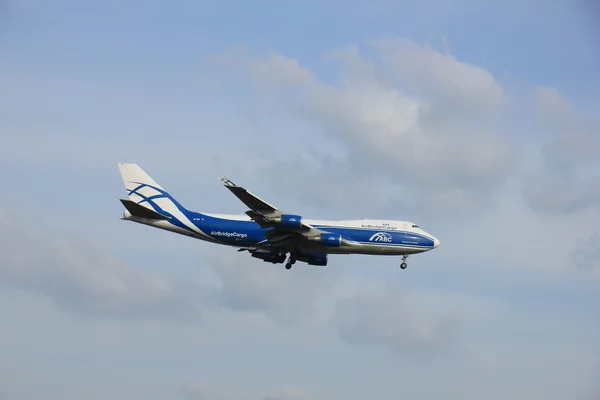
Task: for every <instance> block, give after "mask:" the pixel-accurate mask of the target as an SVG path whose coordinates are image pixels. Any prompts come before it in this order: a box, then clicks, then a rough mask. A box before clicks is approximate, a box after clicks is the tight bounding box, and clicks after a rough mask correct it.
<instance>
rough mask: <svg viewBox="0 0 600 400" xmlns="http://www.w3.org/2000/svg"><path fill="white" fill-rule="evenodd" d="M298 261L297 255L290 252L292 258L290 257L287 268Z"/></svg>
mask: <svg viewBox="0 0 600 400" xmlns="http://www.w3.org/2000/svg"><path fill="white" fill-rule="evenodd" d="M295 263H296V257H294V255H293V254H290V258H288V262H287V263H286V264H285V269H291V268H292V265H294V264H295Z"/></svg>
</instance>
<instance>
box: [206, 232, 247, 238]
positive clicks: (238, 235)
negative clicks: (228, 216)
mask: <svg viewBox="0 0 600 400" xmlns="http://www.w3.org/2000/svg"><path fill="white" fill-rule="evenodd" d="M210 234H211V235H213V236H227V237H238V238H247V237H248V235H247V234H245V233H237V232H221V231H212V232H211V233H210Z"/></svg>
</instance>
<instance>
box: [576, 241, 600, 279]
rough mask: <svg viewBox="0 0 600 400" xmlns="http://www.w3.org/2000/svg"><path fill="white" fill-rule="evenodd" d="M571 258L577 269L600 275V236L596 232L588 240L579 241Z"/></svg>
mask: <svg viewBox="0 0 600 400" xmlns="http://www.w3.org/2000/svg"><path fill="white" fill-rule="evenodd" d="M571 258H572V259H574V260H575V266H576V267H577V268H579V269H581V270H583V271H587V272H593V273H598V274H599V275H600V234H598V232H597V231H595V232H594V233H592V234H591V235H590V236H589V237H588V238H586V239H578V240H577V245H576V246H575V250H574V251H573V253H572V255H571Z"/></svg>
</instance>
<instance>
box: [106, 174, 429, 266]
mask: <svg viewBox="0 0 600 400" xmlns="http://www.w3.org/2000/svg"><path fill="white" fill-rule="evenodd" d="M118 167H119V170H120V173H121V178H122V179H123V183H124V184H125V188H126V189H127V192H128V199H120V201H121V203H122V204H123V206H124V207H125V210H124V212H123V217H122V218H121V219H124V220H127V221H133V222H137V223H140V224H143V225H149V226H151V227H154V228H159V229H163V230H167V231H170V232H174V233H177V234H181V235H185V236H189V237H192V238H196V239H200V240H203V241H206V242H210V243H215V244H220V245H226V246H231V247H234V248H238V251H240V252H241V251H248V252H249V253H250V254H251V255H252V257H255V258H258V259H262V260H263V261H265V262H270V263H273V264H283V263H284V262H285V261H286V259H287V262H286V264H285V268H286V269H288V270H289V269H290V268H292V265H294V264H295V263H296V261H301V262H304V263H307V264H308V265H313V266H326V265H327V260H328V258H327V257H328V255H330V254H366V255H396V256H402V263H401V264H400V268H401V269H406V267H407V263H406V259H407V258H408V256H409V255H412V254H418V253H423V252H426V251H430V250H433V249H435V248H436V247H438V246H439V245H440V241H439V240H438V239H437V238H435V237H434V236H433V235H431V234H429V233H427V232H425V231H424V230H422V229H421V228H420V227H419V226H418V225H416V224H414V223H412V222H408V221H393V220H369V219H365V220H347V221H325V220H311V219H305V218H303V217H302V216H300V215H297V214H291V213H288V212H286V211H283V210H281V209H279V208H277V207H275V206H273V205H271V204H269V203H267V202H266V201H264V200H262V199H260V198H259V197H257V196H255V195H254V194H252V193H250V192H249V191H248V190H246V189H244V188H243V187H241V186H237V185H236V184H234V183H233V182H232V181H230V180H229V179H227V178H226V177H219V178H220V180H221V182H222V184H223V185H224V186H225V187H226V188H227V189H229V190H230V191H231V192H232V193H233V194H234V195H235V196H237V197H238V199H239V200H241V202H242V203H244V204H245V206H246V207H248V210H247V211H246V212H245V215H244V214H242V215H231V214H213V213H206V212H195V211H190V210H188V209H187V208H184V207H183V206H182V205H181V204H180V203H178V202H177V200H175V199H174V198H173V197H172V196H171V195H170V194H169V193H168V192H167V191H165V190H164V189H163V188H162V187H161V186H160V185H159V184H158V183H156V182H155V181H154V180H153V179H152V178H151V177H150V176H149V175H148V174H146V172H144V171H143V170H142V169H141V168H140V167H139V166H138V165H137V164H128V163H118ZM288 254H289V256H288Z"/></svg>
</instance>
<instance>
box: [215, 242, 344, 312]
mask: <svg viewBox="0 0 600 400" xmlns="http://www.w3.org/2000/svg"><path fill="white" fill-rule="evenodd" d="M207 260H208V262H209V264H210V265H212V266H213V267H214V268H215V272H216V273H217V275H218V276H219V278H220V279H221V281H222V285H221V287H220V288H218V289H215V290H214V291H213V293H212V294H213V297H212V300H213V301H214V302H215V304H217V305H219V306H222V307H225V308H227V309H230V310H233V311H236V312H252V313H262V314H264V315H266V316H268V317H269V318H272V319H273V320H275V321H277V322H279V323H282V324H290V323H298V322H307V321H308V322H311V321H319V320H321V321H322V320H324V319H325V318H326V317H327V315H328V313H329V312H330V309H331V305H330V304H329V302H330V301H331V300H332V298H331V292H330V290H331V287H332V284H333V280H332V278H333V277H335V270H332V269H330V268H327V267H325V268H323V267H312V266H308V265H306V264H304V263H298V264H296V265H295V266H294V268H293V269H292V270H286V269H285V268H284V267H283V265H282V264H271V263H266V262H263V261H262V260H260V259H257V258H252V257H251V256H250V255H249V254H248V253H247V252H244V253H237V252H235V251H234V250H233V249H214V251H212V252H210V253H209V255H208V256H207Z"/></svg>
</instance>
